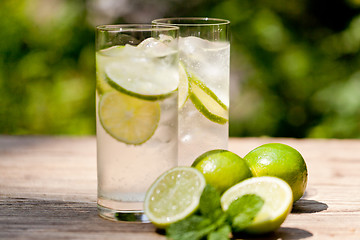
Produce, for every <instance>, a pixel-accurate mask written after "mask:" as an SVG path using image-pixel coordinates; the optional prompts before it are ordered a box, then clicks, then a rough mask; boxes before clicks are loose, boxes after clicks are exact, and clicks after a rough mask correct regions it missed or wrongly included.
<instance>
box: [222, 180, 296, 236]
mask: <svg viewBox="0 0 360 240" xmlns="http://www.w3.org/2000/svg"><path fill="white" fill-rule="evenodd" d="M245 194H256V195H258V196H259V197H261V198H262V199H263V200H264V205H263V207H262V208H261V210H260V211H259V213H258V214H257V215H256V216H255V218H254V220H253V222H252V223H251V224H250V226H248V227H247V228H246V229H245V230H244V231H245V232H247V233H252V234H263V233H267V232H271V231H274V230H276V229H277V228H279V227H280V225H281V224H282V223H283V222H284V221H285V219H286V217H287V215H288V214H289V213H290V211H291V208H292V203H293V198H292V191H291V188H290V186H289V184H287V183H286V182H285V181H284V180H282V179H280V178H277V177H269V176H266V177H253V178H249V179H246V180H244V181H242V182H240V183H238V184H236V185H234V186H232V187H231V188H229V189H228V190H227V191H226V192H225V193H224V194H223V195H222V197H221V207H222V208H223V209H224V210H225V211H226V210H227V209H228V208H229V205H230V204H231V202H233V201H234V200H236V199H238V198H240V197H241V196H243V195H245Z"/></svg>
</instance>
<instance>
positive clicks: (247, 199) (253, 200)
mask: <svg viewBox="0 0 360 240" xmlns="http://www.w3.org/2000/svg"><path fill="white" fill-rule="evenodd" d="M263 204H264V201H263V199H262V198H261V197H259V196H257V195H255V194H248V195H244V196H242V197H241V198H239V199H237V200H235V201H233V202H232V203H231V204H230V206H229V209H228V210H227V211H226V212H224V211H223V210H222V208H221V204H220V194H219V192H218V191H217V190H216V189H215V188H214V187H212V186H211V185H209V184H208V185H207V186H206V187H205V189H204V191H203V193H202V195H201V198H200V206H199V210H198V211H197V212H196V213H194V214H193V215H191V216H189V217H187V218H185V219H183V220H181V221H179V222H176V223H173V224H171V225H170V226H169V227H168V228H167V229H166V235H167V237H168V238H170V239H173V240H200V239H205V238H206V239H208V240H226V239H230V235H231V232H239V231H242V230H243V229H244V228H246V227H247V226H249V225H250V224H251V222H252V221H253V219H254V217H255V216H256V214H257V213H258V212H259V211H260V209H261V207H262V206H263Z"/></svg>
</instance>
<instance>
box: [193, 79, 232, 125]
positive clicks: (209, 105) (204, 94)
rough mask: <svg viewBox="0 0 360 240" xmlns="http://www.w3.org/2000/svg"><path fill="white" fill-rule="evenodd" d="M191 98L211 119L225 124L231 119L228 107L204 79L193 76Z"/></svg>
mask: <svg viewBox="0 0 360 240" xmlns="http://www.w3.org/2000/svg"><path fill="white" fill-rule="evenodd" d="M189 82H190V90H191V93H190V99H191V101H192V102H193V103H194V105H195V107H196V108H197V109H198V110H199V111H200V112H201V113H202V114H203V115H204V116H205V117H207V118H208V119H209V120H211V121H213V122H216V123H219V124H225V123H226V122H227V121H228V119H229V111H228V107H227V106H226V105H225V104H224V103H223V102H222V101H221V100H220V99H219V98H218V97H217V96H216V95H215V93H214V92H213V91H211V90H210V88H208V87H207V86H206V85H205V84H204V83H203V82H202V81H200V80H199V79H198V78H196V77H194V76H192V77H191V78H189Z"/></svg>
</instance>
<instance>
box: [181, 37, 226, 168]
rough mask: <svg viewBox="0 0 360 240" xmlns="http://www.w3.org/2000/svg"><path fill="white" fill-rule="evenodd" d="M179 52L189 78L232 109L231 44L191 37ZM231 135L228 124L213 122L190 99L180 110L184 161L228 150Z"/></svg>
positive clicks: (185, 40) (185, 39) (182, 41)
mask: <svg viewBox="0 0 360 240" xmlns="http://www.w3.org/2000/svg"><path fill="white" fill-rule="evenodd" d="M179 49H180V61H181V62H182V63H183V64H184V67H185V69H186V71H187V73H188V75H193V76H195V77H196V78H197V79H199V80H200V81H201V82H203V83H204V84H205V86H206V87H207V88H209V89H210V90H211V91H212V92H213V93H214V94H215V95H216V96H217V97H218V98H219V99H220V101H221V102H222V103H223V104H225V105H226V106H227V108H228V107H229V63H230V43H229V42H211V41H208V40H204V39H201V38H198V37H193V36H190V37H183V38H180V41H179ZM190 92H191V90H190ZM189 94H191V93H189ZM227 119H228V116H227ZM228 135H229V133H228V121H227V122H226V123H224V124H221V123H217V122H214V121H212V120H211V119H209V118H208V117H206V116H205V115H204V114H203V113H202V112H200V111H199V110H198V109H197V108H196V107H195V106H194V103H193V102H192V101H191V99H190V98H188V99H187V101H186V102H185V104H184V106H183V107H181V108H180V109H179V159H181V161H184V162H187V163H192V162H193V161H194V160H195V159H196V158H197V157H198V156H200V155H201V154H202V153H204V152H206V151H209V150H213V149H227V147H228Z"/></svg>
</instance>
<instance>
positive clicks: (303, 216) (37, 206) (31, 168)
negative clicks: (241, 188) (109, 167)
mask: <svg viewBox="0 0 360 240" xmlns="http://www.w3.org/2000/svg"><path fill="white" fill-rule="evenodd" d="M268 142H281V143H285V144H288V145H290V146H292V147H294V148H296V149H298V150H299V151H300V152H301V153H302V155H303V157H304V158H305V160H306V162H307V166H308V171H309V181H308V187H307V190H306V193H305V196H304V197H303V198H302V199H300V200H299V201H297V202H296V203H295V205H294V208H293V211H292V213H291V214H290V215H289V217H288V218H287V219H286V221H285V222H284V224H283V225H282V227H281V228H280V229H278V230H277V231H276V232H275V233H273V234H270V235H267V236H264V237H262V238H258V239H271V240H273V239H324V240H328V239H339V240H340V239H341V240H349V239H350V240H351V239H357V240H359V239H360V140H315V139H301V140H300V139H274V138H233V139H231V140H230V146H229V148H230V150H231V151H233V152H235V153H237V154H239V155H240V156H244V155H245V154H246V153H247V152H249V151H250V150H251V149H253V148H255V147H257V146H259V145H261V144H264V143H268ZM182 164H183V165H184V164H189V163H182ZM0 239H102V240H103V239H122V240H123V239H125V240H126V239H142V240H146V239H166V238H165V236H163V235H160V234H158V233H156V232H155V228H154V227H153V226H152V225H151V224H133V223H116V222H111V221H108V220H104V219H102V218H100V217H98V216H97V209H96V144H95V138H94V137H44V136H1V135H0ZM253 239H254V238H253Z"/></svg>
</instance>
